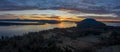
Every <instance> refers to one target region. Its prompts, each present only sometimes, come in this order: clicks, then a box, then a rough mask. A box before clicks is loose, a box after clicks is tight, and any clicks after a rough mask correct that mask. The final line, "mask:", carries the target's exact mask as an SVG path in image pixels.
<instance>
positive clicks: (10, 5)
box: [0, 0, 120, 14]
mask: <svg viewBox="0 0 120 52" xmlns="http://www.w3.org/2000/svg"><path fill="white" fill-rule="evenodd" d="M119 3H120V0H1V1H0V10H18V9H19V10H20V9H61V8H65V9H74V10H82V11H84V10H85V11H89V12H92V11H93V10H94V11H96V12H107V13H117V14H119V13H120V4H119Z"/></svg>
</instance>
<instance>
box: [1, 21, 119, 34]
mask: <svg viewBox="0 0 120 52" xmlns="http://www.w3.org/2000/svg"><path fill="white" fill-rule="evenodd" d="M105 24H107V25H109V26H120V23H105ZM75 26H76V24H75V23H72V22H61V23H58V24H44V25H13V26H0V36H13V35H23V34H24V33H28V32H38V31H43V30H49V29H54V28H69V27H75Z"/></svg>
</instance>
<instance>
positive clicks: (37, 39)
mask: <svg viewBox="0 0 120 52" xmlns="http://www.w3.org/2000/svg"><path fill="white" fill-rule="evenodd" d="M118 30H120V27H111V26H110V27H108V26H106V27H91V28H83V27H82V28H80V27H72V28H55V29H51V30H45V31H40V32H30V33H28V34H24V35H23V36H14V37H11V38H8V37H1V39H0V48H1V49H0V51H2V52H4V51H5V50H4V48H5V49H8V48H14V49H11V50H8V51H14V50H16V51H17V50H19V49H21V50H22V49H26V47H24V46H27V45H28V48H29V49H26V50H25V51H30V50H31V51H33V50H32V48H35V49H38V48H39V49H38V51H43V52H44V51H45V50H44V49H46V51H50V50H51V49H55V50H56V51H58V50H61V51H64V52H67V51H68V50H69V51H72V50H74V51H75V52H76V51H85V50H87V51H88V52H94V51H95V50H97V49H98V48H99V47H104V46H112V45H120V44H119V41H118V40H119V39H120V38H118V39H114V38H113V39H112V40H111V37H109V38H110V40H109V38H105V37H107V36H106V35H109V36H112V37H113V36H115V37H116V36H120V35H117V34H115V35H112V34H114V33H118V34H119V31H118ZM89 35H90V36H93V37H99V38H97V39H96V41H89V42H87V41H86V40H89V38H88V39H85V37H87V36H88V37H89ZM82 39H83V40H82ZM90 39H91V38H90ZM113 40H116V41H117V42H116V41H113ZM112 42H116V43H112ZM3 43H4V44H3ZM19 43H20V44H19ZM34 44H36V45H37V46H35V45H34ZM8 45H10V46H8ZM38 45H39V46H40V47H39V46H38ZM21 46H22V47H21ZM31 46H32V47H31ZM69 46H70V47H69ZM19 47H21V48H19ZM73 48H74V49H73ZM81 48H82V49H81ZM55 50H52V52H56V51H55ZM65 50H67V51H65ZM22 51H23V50H22ZM6 52H7V51H6Z"/></svg>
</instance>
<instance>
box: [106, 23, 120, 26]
mask: <svg viewBox="0 0 120 52" xmlns="http://www.w3.org/2000/svg"><path fill="white" fill-rule="evenodd" d="M105 24H106V25H108V26H120V22H113V23H110V22H107V23H105Z"/></svg>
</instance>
